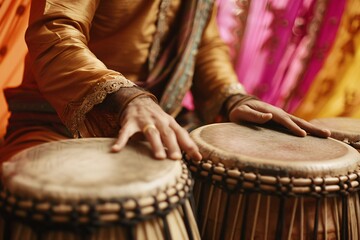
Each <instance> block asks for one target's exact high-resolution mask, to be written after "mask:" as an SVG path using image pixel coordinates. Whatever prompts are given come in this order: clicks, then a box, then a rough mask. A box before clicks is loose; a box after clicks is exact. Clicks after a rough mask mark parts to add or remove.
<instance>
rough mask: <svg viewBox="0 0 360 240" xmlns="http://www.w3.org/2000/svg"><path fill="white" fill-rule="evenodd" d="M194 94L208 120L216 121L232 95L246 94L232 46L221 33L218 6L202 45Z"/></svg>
mask: <svg viewBox="0 0 360 240" xmlns="http://www.w3.org/2000/svg"><path fill="white" fill-rule="evenodd" d="M192 93H193V96H194V104H195V107H196V108H197V109H199V113H200V115H201V117H202V118H203V120H205V122H213V121H214V120H215V119H216V117H217V116H219V114H220V113H221V111H222V107H223V105H224V103H225V101H226V99H228V98H229V97H230V96H232V95H236V94H246V92H245V90H244V88H243V86H242V85H241V84H240V83H239V81H238V78H237V76H236V74H235V71H234V68H233V65H232V63H231V59H230V56H229V49H228V47H227V45H226V44H225V43H224V42H223V40H222V39H221V38H220V35H219V33H218V28H217V24H216V6H214V9H213V12H212V14H211V17H210V20H209V22H208V25H207V27H206V29H205V31H204V34H203V37H202V41H201V44H200V47H199V51H198V55H197V59H196V67H195V73H194V83H193V86H192ZM225 117H226V116H225Z"/></svg>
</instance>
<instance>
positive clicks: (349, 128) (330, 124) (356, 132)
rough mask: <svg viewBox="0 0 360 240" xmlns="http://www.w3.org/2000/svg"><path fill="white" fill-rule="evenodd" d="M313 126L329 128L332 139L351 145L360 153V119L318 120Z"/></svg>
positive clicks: (313, 121) (314, 121) (312, 121)
mask: <svg viewBox="0 0 360 240" xmlns="http://www.w3.org/2000/svg"><path fill="white" fill-rule="evenodd" d="M310 122H311V123H312V124H314V125H316V126H319V127H324V128H327V129H329V130H330V131H331V137H332V138H335V139H337V140H340V141H344V142H345V143H347V144H350V145H351V146H353V147H354V148H356V149H357V150H358V151H359V152H360V119H359V118H346V117H335V118H317V119H314V120H311V121H310Z"/></svg>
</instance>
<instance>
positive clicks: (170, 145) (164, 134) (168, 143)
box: [158, 127, 182, 160]
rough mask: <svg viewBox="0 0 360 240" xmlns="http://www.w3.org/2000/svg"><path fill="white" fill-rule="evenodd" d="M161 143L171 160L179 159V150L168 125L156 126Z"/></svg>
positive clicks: (174, 136)
mask: <svg viewBox="0 0 360 240" xmlns="http://www.w3.org/2000/svg"><path fill="white" fill-rule="evenodd" d="M158 129H159V131H160V137H161V140H162V143H163V144H164V146H165V147H166V148H167V156H168V157H169V158H170V159H173V160H179V159H181V157H182V156H181V150H180V147H179V144H178V142H177V139H176V135H175V133H174V131H173V130H172V129H171V128H170V127H158Z"/></svg>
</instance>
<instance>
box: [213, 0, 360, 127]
mask: <svg viewBox="0 0 360 240" xmlns="http://www.w3.org/2000/svg"><path fill="white" fill-rule="evenodd" d="M217 4H218V7H219V11H218V23H219V30H220V34H221V36H222V37H223V39H224V41H225V42H226V43H227V44H228V45H229V47H230V49H231V56H232V58H233V63H234V67H235V69H236V72H237V75H238V77H239V80H240V82H242V83H243V85H245V88H246V89H247V90H248V92H249V93H251V94H254V95H256V96H258V97H259V98H261V99H262V100H263V101H266V102H269V103H271V104H273V105H276V106H279V107H281V108H283V109H285V110H286V111H288V112H291V113H293V114H295V115H297V116H299V117H302V118H305V119H308V120H309V119H313V118H318V117H336V116H347V117H356V118H359V117H360V110H359V107H357V106H359V104H360V90H359V89H360V88H359V87H358V86H359V83H360V78H359V77H358V76H360V72H359V71H360V66H359V65H360V59H359V54H360V50H359V47H360V43H359V41H360V39H359V34H360V33H359V29H360V17H359V13H360V1H359V0H299V1H293V0H282V1H277V0H261V1H255V0H217Z"/></svg>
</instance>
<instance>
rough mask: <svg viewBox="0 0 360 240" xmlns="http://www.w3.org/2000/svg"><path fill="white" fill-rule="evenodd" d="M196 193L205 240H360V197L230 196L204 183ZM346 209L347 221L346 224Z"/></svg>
mask: <svg viewBox="0 0 360 240" xmlns="http://www.w3.org/2000/svg"><path fill="white" fill-rule="evenodd" d="M194 192H195V202H196V206H197V209H198V214H199V215H198V219H199V231H200V234H201V238H202V239H269V240H272V239H316V238H317V239H354V240H355V239H359V237H360V219H359V216H360V205H359V195H358V193H354V194H351V195H350V196H347V197H344V199H343V198H342V197H340V196H338V197H335V196H333V197H331V196H329V197H326V198H315V197H311V196H308V197H290V196H274V195H264V194H261V193H249V192H248V193H229V192H227V191H224V190H222V189H220V188H218V187H216V186H214V185H210V184H207V183H202V182H196V183H195V187H194ZM344 201H346V203H345V202H344ZM344 208H345V209H347V211H346V213H345V214H346V215H347V220H346V221H343V220H344V219H343V216H344V214H343V209H344ZM344 224H346V226H345V227H346V229H345V231H344Z"/></svg>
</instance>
